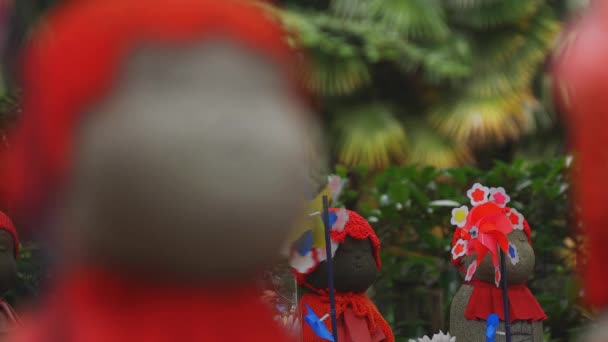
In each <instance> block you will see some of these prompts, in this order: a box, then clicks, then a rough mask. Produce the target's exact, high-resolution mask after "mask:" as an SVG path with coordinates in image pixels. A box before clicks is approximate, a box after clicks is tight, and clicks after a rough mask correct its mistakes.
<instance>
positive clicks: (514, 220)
mask: <svg viewBox="0 0 608 342" xmlns="http://www.w3.org/2000/svg"><path fill="white" fill-rule="evenodd" d="M507 217H508V218H509V221H511V225H513V229H516V230H524V215H522V214H520V213H519V211H517V210H515V209H513V208H511V210H510V211H509V212H508V213H507Z"/></svg>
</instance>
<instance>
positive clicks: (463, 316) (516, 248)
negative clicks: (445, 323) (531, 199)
mask: <svg viewBox="0 0 608 342" xmlns="http://www.w3.org/2000/svg"><path fill="white" fill-rule="evenodd" d="M474 189H476V190H477V189H479V192H478V193H477V194H479V195H480V197H477V198H471V202H472V203H473V202H475V203H474V205H477V206H479V208H481V207H482V206H492V207H494V208H495V209H496V208H497V209H498V210H499V211H497V213H500V212H503V213H505V214H506V215H505V216H504V218H505V219H506V218H508V221H505V223H507V226H512V227H513V228H511V227H508V230H507V231H508V233H507V234H506V238H505V240H504V242H503V243H505V246H508V252H509V253H511V252H513V254H511V255H507V256H508V257H509V259H510V260H509V261H510V262H509V261H507V262H506V265H507V281H508V283H509V286H508V292H509V302H510V306H509V307H510V312H509V313H510V319H511V337H512V341H513V342H523V341H537V342H541V341H543V326H542V321H543V320H544V319H545V318H546V316H545V313H544V312H543V310H542V308H541V307H540V305H539V304H538V302H537V301H536V299H535V298H534V296H533V295H532V293H531V292H530V290H529V289H528V288H527V286H526V281H527V280H528V279H529V278H530V277H531V276H532V275H533V273H534V250H533V249H532V245H531V237H530V227H529V225H528V223H527V222H526V221H525V220H524V218H523V216H522V215H521V214H519V213H518V212H517V211H516V210H515V209H512V208H508V207H506V203H507V202H508V195H506V193H504V189H502V188H491V189H488V188H486V187H483V186H481V185H479V184H476V185H475V186H474ZM473 192H474V191H473ZM473 192H471V191H469V197H471V194H472V193H473ZM482 193H483V194H482ZM503 196H504V197H503ZM496 198H498V200H496ZM496 202H498V203H499V205H495V204H496ZM462 208H466V207H461V208H457V209H455V210H454V212H453V216H452V223H453V224H456V225H457V226H458V228H457V229H456V232H455V236H454V246H455V248H454V249H452V254H453V260H452V262H453V263H454V264H455V265H456V266H458V267H459V268H460V269H461V270H463V271H465V270H466V273H467V275H466V277H465V281H464V283H463V284H462V285H461V287H460V289H459V290H458V291H457V293H456V295H455V296H454V298H453V300H452V304H451V309H450V329H449V331H450V333H451V334H452V335H453V336H455V337H456V340H457V341H459V342H463V341H464V342H467V341H470V342H484V341H486V337H485V332H486V319H487V318H488V316H489V315H490V314H492V313H495V314H497V315H498V316H499V317H500V319H501V323H500V326H499V328H498V331H499V332H504V331H505V328H504V304H503V295H502V288H500V287H499V286H500V283H499V280H500V277H501V274H500V272H499V270H498V268H497V266H496V262H497V261H498V259H497V258H496V256H495V255H494V254H492V253H488V254H485V257H482V260H479V255H477V254H469V255H466V254H465V253H464V252H462V253H458V251H457V246H458V244H459V242H461V241H462V238H461V237H462V236H465V235H466V234H469V233H470V235H472V236H474V237H473V238H471V240H469V243H468V244H467V246H466V247H465V248H472V247H471V246H470V245H471V243H472V241H473V240H472V239H479V238H480V237H479V234H482V233H481V232H482V231H484V230H485V229H491V228H490V227H489V226H487V225H488V224H489V223H488V222H487V221H486V222H484V220H486V217H488V216H491V215H496V214H495V213H492V214H487V213H486V215H488V216H485V217H483V216H482V217H481V218H480V217H475V215H474V210H475V208H474V209H473V210H472V211H471V213H467V214H464V213H462V212H459V211H460V210H461V209H462ZM487 208H489V207H486V208H482V209H487ZM499 215H500V214H499ZM509 221H510V222H509ZM465 222H466V223H465ZM471 223H472V227H470V226H471ZM492 224H493V223H492ZM496 225H499V223H497V224H496ZM467 230H468V232H467ZM474 230H477V232H474ZM476 234H477V235H476ZM495 236H498V237H500V234H497V235H495ZM490 238H493V237H492V236H491V237H490ZM497 240H499V241H500V238H499V239H497ZM493 244H494V249H495V250H496V244H497V242H496V241H494V242H493ZM454 256H456V257H454ZM471 270H472V271H471ZM496 341H505V337H504V335H500V334H497V336H496Z"/></svg>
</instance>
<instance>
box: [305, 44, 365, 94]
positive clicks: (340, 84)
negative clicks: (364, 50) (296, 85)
mask: <svg viewBox="0 0 608 342" xmlns="http://www.w3.org/2000/svg"><path fill="white" fill-rule="evenodd" d="M309 57H310V63H311V68H309V69H304V68H302V69H301V70H302V74H301V77H302V79H303V80H304V83H305V84H306V86H307V87H308V88H309V89H310V90H311V91H313V92H314V93H316V94H321V95H326V96H336V95H346V94H350V93H352V92H354V91H355V90H358V89H360V88H362V87H363V86H365V85H367V84H368V83H369V82H370V80H371V76H370V71H369V69H368V65H367V64H366V63H365V61H363V60H361V59H359V58H340V57H339V56H335V55H330V54H324V53H322V52H318V51H317V52H314V51H313V52H311V53H310V54H309Z"/></svg>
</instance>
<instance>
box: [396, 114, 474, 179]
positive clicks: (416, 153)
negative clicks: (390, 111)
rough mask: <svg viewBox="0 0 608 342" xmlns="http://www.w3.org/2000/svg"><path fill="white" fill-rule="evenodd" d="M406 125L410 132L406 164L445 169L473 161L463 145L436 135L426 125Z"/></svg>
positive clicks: (469, 152)
mask: <svg viewBox="0 0 608 342" xmlns="http://www.w3.org/2000/svg"><path fill="white" fill-rule="evenodd" d="M406 125H407V127H408V131H409V132H410V134H409V136H408V138H409V146H410V149H409V155H408V163H412V164H419V165H425V166H427V165H428V166H435V167H439V168H447V167H455V166H459V165H465V164H470V163H472V162H473V161H474V160H473V156H472V154H471V151H470V149H469V148H468V146H467V145H466V144H465V143H462V142H455V141H452V140H450V139H448V138H446V137H445V136H442V135H441V134H438V132H437V130H435V129H433V128H432V127H431V126H430V125H429V124H428V123H426V122H424V121H413V120H412V121H410V120H408V121H407V122H406Z"/></svg>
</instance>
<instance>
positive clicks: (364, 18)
mask: <svg viewBox="0 0 608 342" xmlns="http://www.w3.org/2000/svg"><path fill="white" fill-rule="evenodd" d="M332 9H333V11H334V13H335V14H337V15H338V16H339V17H341V18H342V19H355V20H357V21H359V22H368V23H369V22H372V23H374V24H375V25H377V26H379V27H382V28H383V29H384V30H385V31H396V32H399V33H400V34H402V35H404V36H405V37H409V38H427V39H428V38H432V39H440V38H443V37H445V36H446V35H447V34H448V32H449V28H448V26H447V23H446V17H445V12H444V8H443V6H442V5H441V2H440V1H439V0H333V1H332Z"/></svg>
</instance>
